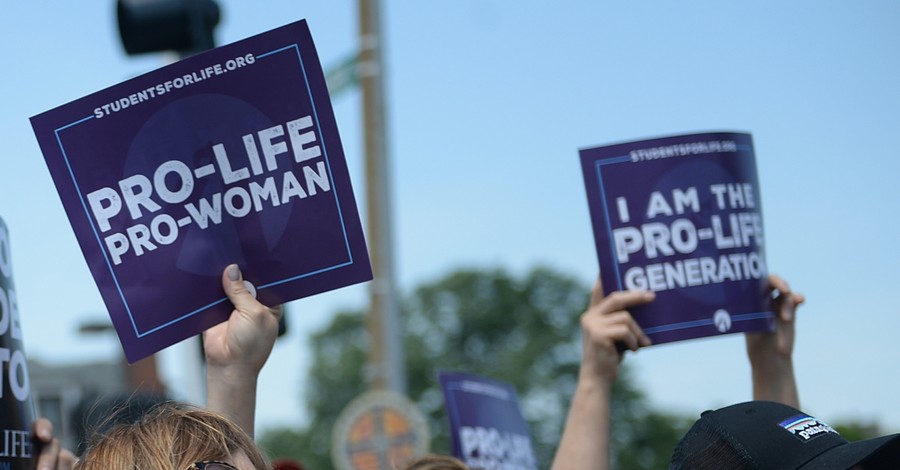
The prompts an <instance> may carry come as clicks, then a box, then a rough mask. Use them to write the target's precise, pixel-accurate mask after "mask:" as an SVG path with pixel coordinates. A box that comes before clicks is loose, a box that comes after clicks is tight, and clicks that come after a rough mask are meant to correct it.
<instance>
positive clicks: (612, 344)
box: [579, 278, 656, 387]
mask: <svg viewBox="0 0 900 470" xmlns="http://www.w3.org/2000/svg"><path fill="white" fill-rule="evenodd" d="M655 298H656V294H654V293H653V292H650V291H637V290H632V291H616V292H613V293H612V294H610V295H609V296H604V295H603V286H602V281H601V280H600V279H599V278H598V279H597V282H596V283H594V288H593V290H592V292H591V305H590V307H588V310H587V311H586V312H584V314H583V315H582V316H581V338H582V343H583V344H582V359H581V361H582V362H581V369H580V372H579V380H587V381H592V382H598V383H600V384H601V385H602V386H605V387H612V383H613V382H614V381H615V379H616V376H617V375H618V373H619V363H620V362H621V361H622V351H623V350H624V349H629V350H631V351H637V350H638V348H641V347H643V346H649V345H650V344H651V341H650V338H648V337H647V335H645V334H644V331H643V330H641V327H640V326H639V325H638V324H637V322H635V321H634V318H632V316H631V314H630V313H628V311H627V309H629V308H631V307H636V306H639V305H646V304H648V303H650V302H652V301H653V299H655Z"/></svg>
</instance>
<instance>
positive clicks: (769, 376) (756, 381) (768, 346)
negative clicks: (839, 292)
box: [746, 274, 806, 408]
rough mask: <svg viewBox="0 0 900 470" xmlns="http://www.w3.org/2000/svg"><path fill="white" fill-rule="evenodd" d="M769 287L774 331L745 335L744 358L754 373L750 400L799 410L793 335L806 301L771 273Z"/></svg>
mask: <svg viewBox="0 0 900 470" xmlns="http://www.w3.org/2000/svg"><path fill="white" fill-rule="evenodd" d="M769 284H770V287H771V289H772V291H773V292H775V294H776V295H775V297H774V298H773V299H772V310H773V311H774V312H775V331H773V332H757V333H747V335H746V339H747V356H748V357H749V358H750V367H751V369H752V374H753V399H754V400H769V401H775V402H779V403H784V404H785V405H790V406H793V407H794V408H800V397H799V393H798V392H797V381H796V378H795V377H794V362H793V352H794V336H795V321H796V313H797V307H799V306H800V305H801V304H802V303H803V302H804V301H805V300H806V298H805V297H804V296H803V295H802V294H800V293H797V292H792V291H791V288H790V286H789V285H788V283H787V282H786V281H785V280H784V279H782V278H780V277H778V276H776V275H774V274H772V275H770V276H769Z"/></svg>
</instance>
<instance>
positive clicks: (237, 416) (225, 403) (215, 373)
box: [206, 366, 259, 437]
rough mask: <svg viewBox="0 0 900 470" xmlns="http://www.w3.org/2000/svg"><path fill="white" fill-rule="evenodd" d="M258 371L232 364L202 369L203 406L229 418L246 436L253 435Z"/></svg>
mask: <svg viewBox="0 0 900 470" xmlns="http://www.w3.org/2000/svg"><path fill="white" fill-rule="evenodd" d="M258 375H259V374H258V372H257V373H254V372H253V371H247V370H243V369H241V368H239V367H234V366H232V367H219V366H208V367H207V369H206V407H207V408H208V409H209V410H210V411H214V412H216V413H219V414H221V415H224V416H225V417H227V418H229V419H231V420H232V421H233V422H235V423H236V424H237V425H238V426H240V427H241V429H243V430H244V432H246V433H247V434H248V435H250V437H253V436H254V423H255V419H256V385H257V378H258Z"/></svg>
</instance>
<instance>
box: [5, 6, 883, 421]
mask: <svg viewBox="0 0 900 470" xmlns="http://www.w3.org/2000/svg"><path fill="white" fill-rule="evenodd" d="M219 3H220V5H221V7H222V22H221V24H220V26H219V28H218V30H217V39H218V42H219V43H220V44H224V43H228V42H232V41H236V40H239V39H242V38H244V37H247V36H250V35H252V34H256V33H260V32H263V31H265V30H268V29H271V28H274V27H277V26H281V25H283V24H286V23H289V22H292V21H295V20H298V19H301V18H306V19H307V20H308V21H309V25H310V29H311V30H312V34H313V37H314V39H315V41H316V44H317V48H318V51H319V55H320V57H321V59H322V62H323V64H324V65H325V67H326V68H328V66H329V65H330V64H337V63H339V62H341V61H342V60H343V59H344V58H345V57H346V56H347V55H349V54H351V53H352V52H353V50H354V48H355V47H356V10H355V8H356V4H355V2H350V1H343V0H340V1H329V2H290V1H286V0H281V1H266V2H239V1H237V0H228V1H226V0H219ZM620 3H624V2H620ZM383 9H384V11H383V17H384V18H383V30H384V34H385V39H384V40H385V45H386V48H387V51H386V60H387V63H386V67H387V80H388V90H387V93H388V106H389V109H388V111H387V114H388V119H389V131H390V135H389V141H388V146H389V149H390V154H391V158H392V163H391V178H392V181H393V185H392V188H391V190H392V195H391V197H392V202H393V208H394V231H395V234H396V240H395V242H394V243H395V248H396V253H395V255H396V261H397V276H398V280H399V283H400V287H401V289H402V290H404V291H408V290H409V289H410V288H411V287H412V286H415V285H417V284H419V283H422V282H427V281H429V280H433V279H435V278H437V277H439V276H441V275H443V274H444V273H447V272H448V271H449V270H452V269H454V268H457V267H496V266H503V267H506V268H508V269H509V270H511V271H513V272H517V273H522V272H525V271H527V270H528V269H530V268H531V267H534V266H536V265H539V264H541V265H549V266H551V267H554V268H557V269H559V270H562V271H564V272H568V273H571V274H573V275H575V276H577V277H578V278H579V279H581V280H582V281H583V282H584V283H585V285H588V284H590V282H592V280H593V278H594V277H595V275H596V272H597V269H598V268H597V261H596V256H595V253H594V245H593V235H592V233H591V226H590V221H589V216H588V210H587V204H586V199H585V195H584V188H583V183H582V177H581V173H580V171H581V170H580V166H579V164H578V149H579V148H583V147H588V146H594V145H600V144H604V143H611V142H618V141H623V140H631V139H639V138H644V137H655V136H660V135H668V134H677V133H687V132H696V131H705V130H721V129H727V130H738V131H745V132H750V133H752V134H753V136H754V143H755V148H756V157H757V166H758V170H759V179H760V186H761V188H760V193H761V200H762V205H763V216H764V220H765V226H766V236H767V257H768V265H769V267H770V269H771V270H772V271H773V272H777V273H780V274H782V275H783V276H784V277H785V278H787V279H788V280H789V281H790V282H791V284H792V285H793V286H794V287H795V288H796V289H798V290H800V291H802V292H804V293H805V294H807V297H808V299H809V301H808V305H806V306H805V307H804V308H803V309H802V310H801V312H800V318H799V337H798V344H797V348H796V354H795V358H796V359H795V360H796V368H797V375H798V380H799V383H800V388H801V400H802V402H803V407H804V408H805V409H806V410H807V411H809V412H811V413H814V414H816V415H818V416H819V417H820V418H822V419H824V420H826V421H832V422H833V421H840V420H843V419H857V420H863V421H871V420H878V421H880V422H881V424H882V426H883V427H884V431H885V432H887V431H892V432H898V431H900V407H898V406H897V405H896V390H897V388H898V386H900V384H898V380H900V378H898V377H900V374H897V373H896V371H898V370H900V342H898V341H897V340H896V336H897V334H898V332H900V307H898V304H897V302H896V300H895V298H896V294H895V292H896V287H895V284H896V282H897V281H898V280H900V267H898V263H900V254H898V250H897V248H896V246H895V245H896V244H897V243H898V241H900V237H898V236H897V233H898V231H900V223H898V221H897V220H898V219H897V217H896V216H895V212H896V210H897V209H898V203H900V185H898V184H897V182H896V175H898V174H900V147H898V146H897V145H896V133H897V132H898V130H900V111H898V110H900V61H898V60H897V58H896V51H897V50H898V47H900V29H898V28H896V23H897V19H898V18H900V4H898V3H896V2H893V1H890V0H873V1H867V2H842V1H835V0H825V1H813V0H802V1H798V2H789V3H788V2H776V1H771V0H764V1H760V2H714V1H709V0H703V1H695V2H688V3H686V2H665V1H656V0H652V1H650V0H648V1H638V2H627V3H624V4H621V5H609V4H606V2H591V1H574V0H573V1H561V2H555V3H553V4H552V6H551V5H550V4H548V3H539V2H501V1H498V0H462V1H453V2H450V1H432V2H394V1H388V2H385V3H384V5H383ZM4 13H5V14H4V15H3V16H2V18H0V40H2V41H3V44H4V45H5V48H4V54H3V56H2V58H0V63H2V67H3V72H4V73H3V82H2V83H3V87H2V89H3V107H2V108H0V124H2V126H0V139H2V142H3V145H4V147H5V149H6V156H5V158H4V159H3V160H2V169H0V217H2V218H3V219H4V220H5V221H6V223H7V225H8V226H9V227H10V231H11V237H12V253H13V267H14V278H15V283H16V288H17V291H18V297H19V305H20V310H21V311H22V328H23V330H24V333H25V345H26V349H27V352H28V354H29V356H31V357H33V358H36V359H40V360H43V361H47V362H61V363H68V362H73V361H80V360H95V359H100V358H106V357H113V355H115V354H118V353H119V345H118V343H117V341H116V340H115V339H114V338H112V337H108V338H104V337H84V336H79V335H78V334H77V328H78V325H79V324H81V323H82V322H84V321H87V320H102V319H103V318H105V313H104V307H103V303H102V300H101V299H100V296H99V292H98V291H97V288H96V287H95V285H94V283H93V280H92V278H91V276H90V274H89V272H88V270H87V267H86V264H85V262H84V259H83V258H82V256H81V252H80V250H79V249H78V246H77V243H76V241H75V238H74V236H73V233H72V230H71V229H70V227H69V224H68V221H67V219H66V216H65V214H64V212H63V210H62V205H61V204H60V202H59V198H58V197H57V195H56V192H55V189H54V187H53V184H52V181H51V179H50V176H49V173H48V172H47V169H46V166H45V165H44V162H43V159H42V157H41V155H40V151H39V149H38V146H37V143H36V141H35V139H34V136H33V134H32V132H31V128H30V125H29V123H28V117H30V116H32V115H34V114H37V113H40V112H43V111H45V110H47V109H50V108H53V107H55V106H58V105H60V104H63V103H65V102H68V101H71V100H74V99H76V98H79V97H81V96H84V95H86V94H89V93H92V92H94V91H97V90H99V89H101V88H104V87H107V86H109V85H112V84H115V83H117V82H119V81H122V80H125V79H127V78H130V77H133V76H135V75H137V74H141V73H144V72H147V71H149V70H151V69H153V68H156V67H159V66H161V65H164V63H165V61H166V59H165V58H164V57H162V56H159V55H156V56H148V57H141V58H131V57H127V56H126V55H125V54H124V52H123V50H122V48H121V45H120V42H119V38H118V31H117V29H116V28H117V27H116V23H115V8H114V2H113V1H111V0H110V1H92V2H77V3H75V2H53V3H52V4H51V5H50V6H48V5H47V4H40V5H39V4H35V3H26V2H15V3H11V4H9V5H6V6H5V12H4ZM334 105H335V112H336V115H337V120H338V126H339V127H340V130H341V134H342V139H343V142H344V147H345V151H346V154H347V158H348V163H349V165H350V171H351V176H352V177H353V179H354V182H355V184H356V193H357V200H358V201H359V202H360V204H364V201H363V200H362V197H361V195H362V194H363V181H362V174H363V173H362V159H361V156H360V147H361V130H360V121H361V118H360V114H359V109H360V100H359V94H358V92H356V91H350V92H347V93H345V94H344V95H341V96H339V97H337V98H336V99H335V100H334ZM365 301H366V288H365V287H364V286H358V287H353V288H347V289H342V290H339V291H336V292H331V293H328V294H323V295H320V296H317V297H315V298H312V299H304V300H301V301H297V302H294V303H292V304H291V305H290V307H289V308H290V310H289V314H290V315H291V318H290V320H291V327H292V330H291V333H290V335H288V336H287V337H285V338H283V339H282V340H280V341H279V344H278V345H277V346H276V349H275V352H274V355H273V358H272V360H271V361H270V364H269V365H268V366H267V369H266V370H265V371H264V372H263V376H262V383H261V387H260V388H261V390H262V395H261V397H260V402H261V404H260V410H259V414H258V418H259V426H260V428H262V429H265V428H266V427H268V426H273V425H278V424H288V425H290V424H295V423H299V422H300V421H302V419H303V411H302V404H301V401H300V391H301V390H302V387H303V384H304V378H303V374H304V371H305V367H306V366H308V358H309V354H308V350H307V344H306V335H307V334H308V333H309V332H310V331H312V330H315V329H316V328H319V327H321V326H322V325H324V324H325V323H327V321H328V320H329V318H330V315H331V314H332V313H333V312H335V311H336V310H338V309H339V308H342V307H360V306H363V305H364V303H365ZM182 353H183V351H181V352H179V349H178V348H175V349H174V350H173V351H169V352H167V353H166V354H165V355H164V356H163V359H162V360H163V362H164V367H165V370H166V374H167V379H168V380H169V382H170V384H173V387H174V388H175V392H176V393H186V392H182V391H179V386H178V385H177V384H178V383H182V382H184V381H186V380H187V376H189V375H190V374H191V372H189V371H185V370H183V369H181V368H179V367H177V365H176V364H177V362H178V358H177V355H178V354H182ZM627 360H628V363H629V364H631V366H632V367H633V368H634V371H635V376H636V379H637V380H638V381H639V383H640V384H642V386H643V387H644V388H645V389H646V391H647V393H648V395H649V396H650V397H651V399H652V400H653V402H654V403H655V404H656V405H658V406H660V407H664V408H667V409H671V410H673V411H678V412H682V413H687V414H696V413H698V412H699V411H702V410H703V409H707V408H710V407H715V406H720V405H725V404H729V403H732V402H737V401H742V400H746V399H749V398H750V381H749V366H748V364H747V361H746V359H745V353H744V345H743V340H742V338H740V337H738V336H724V337H720V338H715V339H707V340H700V341H693V342H688V343H680V344H672V345H664V346H657V347H653V348H650V349H647V350H644V351H641V352H639V353H638V354H636V355H634V356H633V357H629V358H628V359H627Z"/></svg>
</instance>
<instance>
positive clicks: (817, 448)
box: [669, 401, 900, 470]
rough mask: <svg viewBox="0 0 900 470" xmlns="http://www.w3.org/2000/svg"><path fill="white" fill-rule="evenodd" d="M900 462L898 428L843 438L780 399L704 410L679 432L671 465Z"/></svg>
mask: <svg viewBox="0 0 900 470" xmlns="http://www.w3.org/2000/svg"><path fill="white" fill-rule="evenodd" d="M860 465H861V468H864V469H866V470H871V469H882V468H885V469H887V468H891V469H896V468H900V434H895V435H892V436H883V437H878V438H874V439H868V440H864V441H857V442H848V441H847V440H846V439H844V438H843V437H841V435H840V434H838V433H837V431H835V430H834V429H832V428H831V426H828V425H827V424H825V423H824V422H822V421H819V420H818V419H816V418H813V417H812V416H809V415H807V414H806V413H803V412H802V411H799V410H797V409H795V408H792V407H790V406H787V405H783V404H781V403H775V402H768V401H752V402H747V403H739V404H737V405H732V406H728V407H725V408H721V409H718V410H715V411H706V412H704V413H703V414H702V415H701V416H700V419H698V420H697V422H695V423H694V425H693V427H691V429H690V430H689V431H688V432H687V433H686V434H685V435H684V437H682V438H681V441H679V442H678V445H677V446H676V447H675V452H674V453H673V455H672V462H671V464H670V465H669V469H670V470H703V469H721V468H728V469H735V470H749V469H769V468H779V469H794V470H801V469H802V470H813V469H819V470H830V469H835V470H846V469H850V468H860V467H856V466H860Z"/></svg>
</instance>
